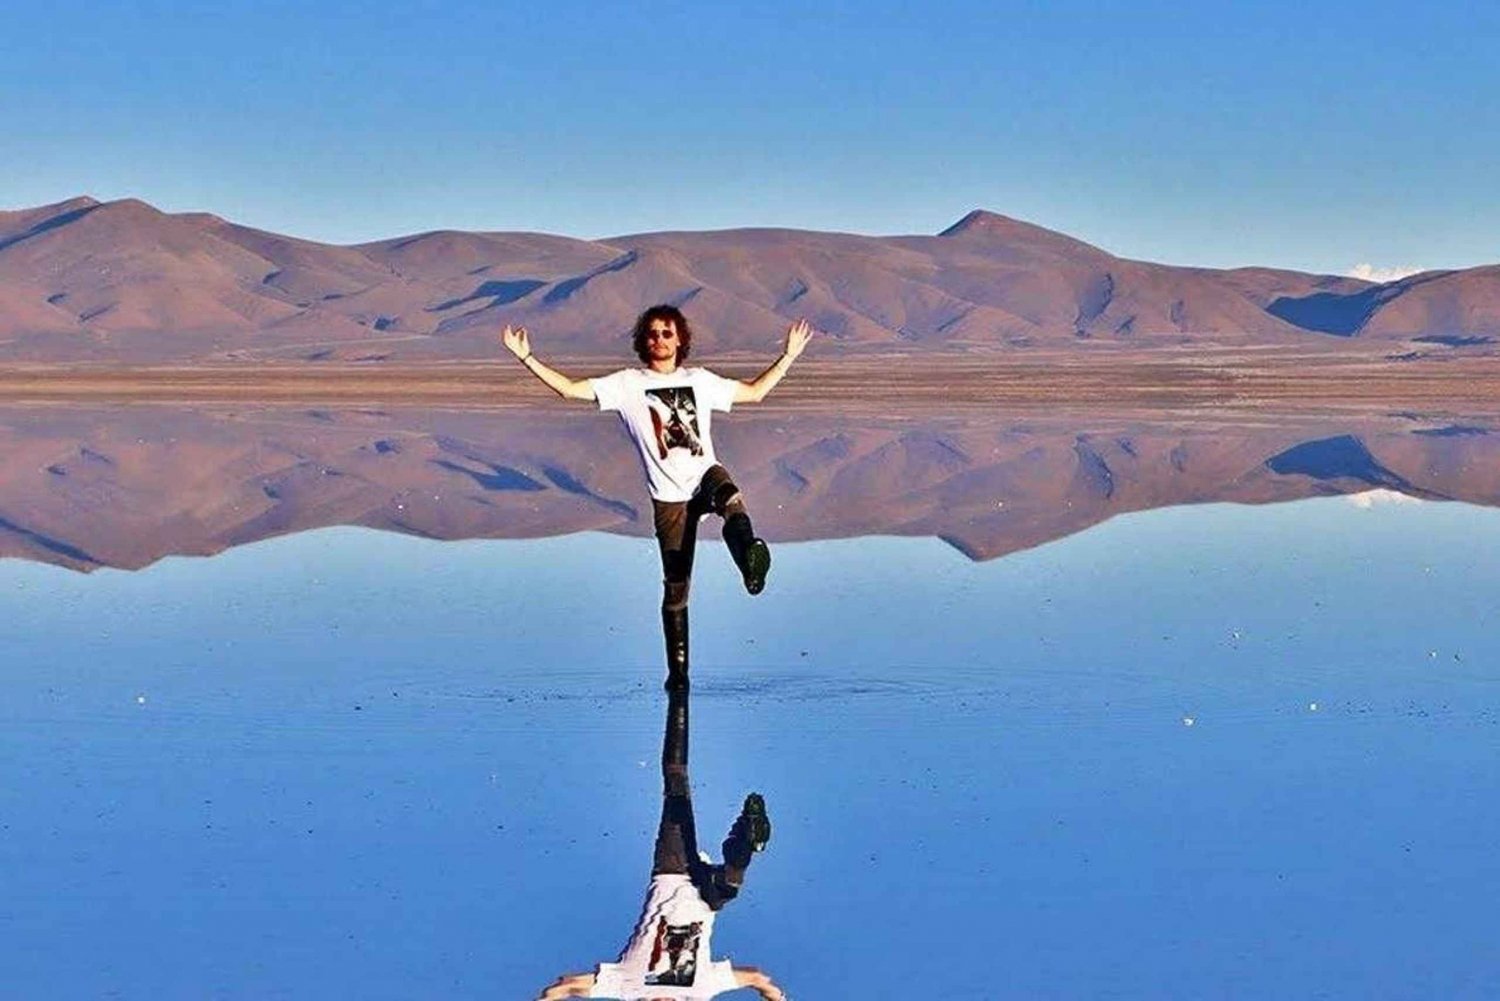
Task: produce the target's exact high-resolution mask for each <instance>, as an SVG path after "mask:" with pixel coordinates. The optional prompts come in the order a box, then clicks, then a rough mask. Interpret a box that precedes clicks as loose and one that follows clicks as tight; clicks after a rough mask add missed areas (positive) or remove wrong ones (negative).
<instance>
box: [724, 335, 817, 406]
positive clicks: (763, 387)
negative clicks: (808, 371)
mask: <svg viewBox="0 0 1500 1001" xmlns="http://www.w3.org/2000/svg"><path fill="white" fill-rule="evenodd" d="M810 340H812V326H811V325H810V324H809V323H808V322H807V321H806V320H798V321H797V322H796V323H794V324H792V326H791V328H790V329H788V330H787V332H786V348H785V349H784V350H783V351H782V352H781V357H780V358H777V359H776V361H775V362H774V363H772V365H771V367H770V368H768V369H766V370H765V371H764V372H762V373H761V374H760V375H759V376H757V377H756V379H755V381H754V382H742V383H740V384H739V386H738V387H737V388H736V389H735V391H734V402H736V403H759V402H760V401H761V400H764V399H765V398H766V394H767V393H769V392H770V391H771V390H772V389H773V388H775V386H776V384H777V383H778V382H780V381H781V380H782V377H783V376H785V375H786V370H787V369H789V368H791V367H792V362H794V361H796V360H797V358H798V356H800V355H801V354H802V352H803V350H804V349H805V348H806V347H807V342H808V341H810Z"/></svg>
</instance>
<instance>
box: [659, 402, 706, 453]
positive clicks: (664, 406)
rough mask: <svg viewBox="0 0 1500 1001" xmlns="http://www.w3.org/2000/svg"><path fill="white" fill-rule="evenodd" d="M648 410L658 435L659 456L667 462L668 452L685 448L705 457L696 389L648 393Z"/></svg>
mask: <svg viewBox="0 0 1500 1001" xmlns="http://www.w3.org/2000/svg"><path fill="white" fill-rule="evenodd" d="M646 409H648V410H650V411H651V427H652V429H653V430H654V431H655V432H656V454H657V456H658V457H659V458H661V459H662V461H666V458H667V452H668V450H670V449H674V448H685V449H687V450H688V451H689V452H691V453H692V454H694V455H702V454H703V441H702V440H701V439H700V438H699V437H698V399H697V397H695V396H694V395H693V387H692V386H678V387H674V388H672V389H648V390H646Z"/></svg>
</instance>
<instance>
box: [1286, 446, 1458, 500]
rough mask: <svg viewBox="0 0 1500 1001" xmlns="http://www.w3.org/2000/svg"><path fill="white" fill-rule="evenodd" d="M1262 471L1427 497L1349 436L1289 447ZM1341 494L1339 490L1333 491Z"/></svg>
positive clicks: (1423, 491) (1421, 490)
mask: <svg viewBox="0 0 1500 1001" xmlns="http://www.w3.org/2000/svg"><path fill="white" fill-rule="evenodd" d="M1266 468H1268V469H1270V470H1271V472H1273V473H1279V474H1281V475H1282V476H1297V475H1301V476H1309V477H1311V478H1313V479H1315V480H1323V481H1328V480H1357V481H1359V482H1361V483H1368V484H1369V485H1370V486H1372V487H1384V488H1386V489H1388V490H1396V491H1399V492H1401V493H1403V494H1410V495H1411V496H1413V497H1431V496H1433V494H1432V493H1431V492H1430V491H1426V490H1423V489H1421V488H1420V487H1418V486H1416V485H1415V484H1413V483H1412V482H1411V481H1410V480H1407V479H1406V478H1405V477H1403V476H1401V475H1399V474H1397V473H1395V472H1392V471H1391V470H1390V469H1387V468H1386V467H1385V466H1382V465H1381V464H1380V463H1379V462H1378V461H1377V460H1376V459H1375V456H1374V455H1372V454H1370V450H1369V449H1368V448H1366V447H1365V445H1364V442H1362V441H1360V440H1359V439H1358V438H1356V437H1354V436H1353V435H1347V434H1346V435H1338V436H1336V437H1333V438H1320V439H1318V440H1316V441H1305V442H1303V443H1302V444H1300V445H1293V446H1292V447H1291V448H1289V449H1287V450H1286V451H1284V452H1280V453H1278V454H1276V455H1273V456H1271V458H1269V459H1267V460H1266ZM1336 492H1339V493H1342V492H1343V491H1336Z"/></svg>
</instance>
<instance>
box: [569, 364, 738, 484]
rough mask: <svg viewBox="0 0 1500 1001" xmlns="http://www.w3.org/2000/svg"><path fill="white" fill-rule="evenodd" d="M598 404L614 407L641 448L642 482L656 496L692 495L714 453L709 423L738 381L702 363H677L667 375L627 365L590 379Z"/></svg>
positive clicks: (725, 405)
mask: <svg viewBox="0 0 1500 1001" xmlns="http://www.w3.org/2000/svg"><path fill="white" fill-rule="evenodd" d="M589 384H590V385H591V386H592V387H593V389H594V398H595V399H596V400H597V401H598V402H599V409H600V410H617V411H619V413H620V420H622V421H624V422H625V429H626V431H628V432H629V433H630V439H631V441H633V442H635V447H636V449H637V451H639V452H640V453H641V464H642V465H643V466H645V468H646V487H647V489H649V490H650V491H651V496H652V498H653V499H655V500H659V501H687V500H691V499H692V496H693V491H695V490H697V489H698V482H699V481H700V480H702V479H703V474H704V473H705V472H707V471H708V468H709V467H710V466H712V465H714V464H715V463H717V462H718V461H719V460H718V459H717V458H715V457H714V445H713V439H712V437H710V424H711V423H712V415H713V412H714V411H715V410H725V411H727V410H729V408H730V407H732V406H733V405H734V393H735V390H736V389H737V388H738V387H739V383H738V382H736V381H735V380H733V379H726V378H724V377H723V376H721V375H715V374H714V373H713V372H710V371H709V370H708V369H706V368H679V369H678V370H677V371H675V372H673V373H671V374H670V375H663V374H661V373H660V372H653V371H651V370H650V369H648V368H626V369H621V370H620V371H618V372H615V373H613V374H611V375H606V376H601V377H600V378H598V379H590V380H589Z"/></svg>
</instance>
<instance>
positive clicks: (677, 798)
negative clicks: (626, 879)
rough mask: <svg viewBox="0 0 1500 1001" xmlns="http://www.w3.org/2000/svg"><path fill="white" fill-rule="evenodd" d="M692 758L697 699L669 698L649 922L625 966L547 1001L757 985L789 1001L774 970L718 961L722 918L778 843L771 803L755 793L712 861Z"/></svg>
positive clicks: (564, 981)
mask: <svg viewBox="0 0 1500 1001" xmlns="http://www.w3.org/2000/svg"><path fill="white" fill-rule="evenodd" d="M687 759H688V695H687V692H686V691H674V692H672V693H671V694H670V695H669V696H668V700H667V731H666V735H665V737H664V738H663V740H662V752H661V777H662V809H661V826H660V827H659V828H658V829H657V833H656V853H655V858H654V860H653V863H652V866H651V889H650V890H649V891H648V892H647V894H646V905H645V907H644V908H643V909H642V912H641V919H640V921H639V922H637V924H636V926H635V931H634V933H632V934H631V936H630V941H629V942H628V943H627V944H626V946H625V949H624V950H623V951H622V952H621V953H620V958H619V959H618V960H617V961H615V962H613V963H600V964H599V966H598V969H597V970H596V971H595V972H594V973H573V974H566V975H564V976H561V977H559V978H558V979H557V981H556V982H554V983H553V984H552V985H550V986H549V987H547V988H546V989H545V990H543V991H542V993H541V995H540V996H539V999H538V1001H556V999H560V998H624V999H628V1001H645V999H649V1001H657V999H671V1001H706V999H708V998H712V997H714V996H715V995H717V994H721V993H724V992H725V991H734V990H739V989H740V988H741V987H750V988H753V989H754V990H755V991H757V992H758V993H759V994H760V996H761V997H762V998H765V999H767V1001H785V999H786V995H785V994H783V993H782V991H781V988H779V987H777V986H776V984H775V983H774V982H773V981H772V980H771V978H770V977H768V976H766V975H765V974H764V973H762V972H760V971H759V970H757V969H755V968H753V967H747V966H734V965H732V964H731V963H730V962H729V961H728V960H717V961H716V960H714V959H713V957H712V953H711V952H710V942H711V938H712V936H713V929H714V918H715V916H716V915H717V913H718V911H719V909H720V908H722V907H723V906H724V905H725V904H726V903H728V902H729V901H731V900H733V899H734V898H735V897H736V896H737V895H738V894H739V892H740V887H741V886H743V885H744V882H745V871H746V869H748V868H749V866H750V860H751V858H752V856H753V855H754V853H755V852H759V851H762V850H763V849H764V848H765V847H766V842H767V841H769V840H770V838H771V822H770V820H769V819H767V817H766V804H765V802H764V801H763V800H762V799H761V797H760V796H758V795H757V794H755V793H751V794H750V795H748V796H746V797H745V805H744V808H743V809H742V810H741V811H740V815H739V818H738V819H736V820H735V822H734V826H732V827H731V828H730V829H729V835H728V837H726V838H725V839H724V845H723V855H724V861H723V863H722V864H719V865H715V864H713V863H710V862H707V861H705V860H704V859H703V858H702V857H701V856H700V855H699V854H698V837H697V831H696V829H695V827H694V824H693V803H692V799H691V796H690V792H689V788H688V769H687Z"/></svg>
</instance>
